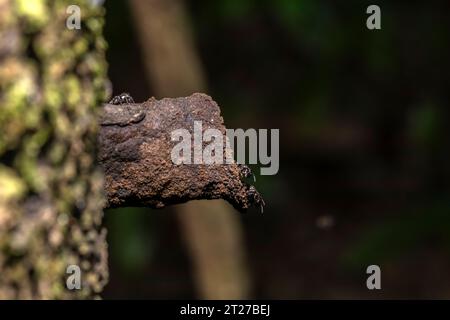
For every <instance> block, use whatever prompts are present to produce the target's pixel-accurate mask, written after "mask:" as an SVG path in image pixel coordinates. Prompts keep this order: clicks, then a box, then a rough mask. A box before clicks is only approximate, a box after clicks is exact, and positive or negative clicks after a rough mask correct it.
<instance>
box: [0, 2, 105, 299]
mask: <svg viewBox="0 0 450 320" xmlns="http://www.w3.org/2000/svg"><path fill="white" fill-rule="evenodd" d="M75 2H76V4H77V5H78V6H79V7H80V8H81V18H82V23H81V29H80V30H76V29H74V30H69V29H68V28H67V27H66V18H67V17H68V16H69V15H70V14H68V13H67V12H66V10H67V7H68V6H70V5H71V4H73V3H74V1H69V0H60V1H46V0H35V1H33V2H32V4H33V5H31V3H28V2H27V1H11V0H0V39H1V43H0V163H1V164H0V273H1V275H0V298H3V299H4V298H21V299H52V298H57V299H66V298H92V297H95V296H96V295H97V294H98V293H99V292H101V290H102V288H103V287H104V285H105V284H106V282H107V279H108V268H107V245H106V241H105V236H106V231H105V230H104V229H102V227H101V223H102V216H103V211H102V207H103V205H104V197H103V190H102V189H103V178H102V173H101V171H100V170H99V169H98V167H97V166H96V136H97V131H98V126H97V117H96V107H97V106H99V105H100V104H101V103H102V102H103V101H105V98H106V97H107V90H106V88H107V86H106V84H107V80H106V68H107V66H106V62H105V56H104V51H105V47H106V44H105V41H104V39H103V37H102V27H103V22H104V21H103V14H104V9H103V8H102V7H101V6H95V5H93V4H91V3H93V2H94V1H75ZM69 265H77V266H79V267H80V268H81V289H79V290H69V289H67V288H66V279H67V276H68V274H66V269H67V267H68V266H69Z"/></svg>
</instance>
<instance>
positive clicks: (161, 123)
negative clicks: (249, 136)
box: [98, 93, 257, 211]
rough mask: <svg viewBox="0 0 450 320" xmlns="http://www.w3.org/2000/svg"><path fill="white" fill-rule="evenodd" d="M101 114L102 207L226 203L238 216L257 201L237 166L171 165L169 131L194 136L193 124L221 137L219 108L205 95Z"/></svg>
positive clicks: (122, 107) (111, 109) (108, 109)
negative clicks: (198, 123) (104, 198)
mask: <svg viewBox="0 0 450 320" xmlns="http://www.w3.org/2000/svg"><path fill="white" fill-rule="evenodd" d="M103 109H104V111H103V115H102V117H101V119H100V124H101V126H102V127H101V131H100V135H99V139H98V141H99V148H100V152H99V162H100V164H101V165H102V166H103V168H104V171H105V191H106V196H107V205H106V206H107V207H125V206H147V207H153V208H162V207H164V206H166V205H170V204H176V203H182V202H186V201H188V200H196V199H225V200H227V201H228V202H230V203H231V204H232V205H233V206H234V207H235V208H236V209H238V210H240V211H242V210H245V209H247V208H248V207H249V206H250V205H252V204H253V203H254V202H255V200H257V199H255V193H254V192H255V191H253V190H252V191H251V190H250V189H252V187H251V186H250V185H248V184H247V183H246V182H245V181H244V180H243V178H244V177H243V176H242V172H241V170H242V167H241V166H239V165H237V164H236V163H232V164H213V165H207V164H181V165H175V164H174V163H173V162H172V159H171V151H172V149H173V147H174V146H175V145H176V144H177V143H178V141H172V140H171V132H172V131H174V130H177V129H187V130H188V131H189V132H191V134H192V136H193V133H194V121H201V122H202V129H203V131H205V130H206V129H208V128H213V129H218V130H219V131H220V132H221V133H222V134H223V135H224V136H225V126H224V124H223V119H222V117H221V116H220V109H219V106H218V105H217V104H216V103H215V102H214V101H213V100H212V99H211V98H210V97H209V96H207V95H205V94H201V93H196V94H193V95H192V96H190V97H185V98H165V99H162V100H156V99H154V98H151V99H149V100H148V101H146V102H144V103H142V104H136V103H135V104H126V105H111V104H107V105H105V106H104V108H103ZM136 115H137V117H136ZM135 119H137V120H135ZM129 120H131V121H129ZM209 143H210V142H204V143H203V147H204V146H206V145H207V144H209ZM192 148H193V143H192ZM202 150H203V149H202ZM223 152H224V159H225V157H226V154H227V153H228V154H231V155H232V151H231V150H230V149H226V148H225V145H224V149H223ZM192 154H194V151H193V149H192Z"/></svg>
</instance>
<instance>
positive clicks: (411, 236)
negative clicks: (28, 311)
mask: <svg viewBox="0 0 450 320" xmlns="http://www.w3.org/2000/svg"><path fill="white" fill-rule="evenodd" d="M137 2H139V0H136V1H130V2H126V1H106V9H107V16H106V30H105V34H106V38H107V41H108V43H109V50H108V62H109V76H110V79H111V81H112V84H113V90H114V94H119V93H121V92H122V91H125V92H129V93H130V94H131V95H132V96H133V97H134V98H135V100H136V101H143V100H146V99H148V98H149V97H151V96H156V97H157V98H161V94H160V93H161V92H164V90H162V89H161V87H159V89H155V88H156V87H157V85H156V82H157V80H155V79H156V78H157V77H156V78H155V76H153V78H152V77H149V75H148V52H151V51H152V50H157V48H155V47H154V46H153V47H151V46H150V48H147V49H144V47H145V46H147V45H148V44H149V43H152V44H154V42H151V41H149V42H147V41H146V40H145V34H144V36H143V35H142V32H141V35H138V33H139V28H137V27H136V25H137V21H136V20H137V19H141V20H145V19H148V20H146V21H144V22H147V23H151V22H152V21H155V19H154V15H155V12H152V11H150V10H149V12H141V14H140V15H136V14H134V15H133V6H134V5H136V3H137ZM150 2H153V5H156V6H157V5H158V1H156V0H152V1H150ZM159 2H161V3H165V5H164V6H168V7H170V5H172V4H174V5H177V6H180V4H181V7H180V8H182V9H181V10H183V12H184V13H183V14H184V17H186V26H187V27H188V28H189V30H190V31H189V32H190V34H191V35H192V37H190V38H188V39H187V40H186V39H185V40H186V41H190V42H191V46H192V48H195V50H194V53H192V52H189V53H184V52H182V50H179V51H177V53H176V54H178V55H179V57H180V59H181V60H182V59H185V58H186V56H188V57H190V59H193V61H194V62H193V63H195V64H198V65H199V66H200V67H198V68H197V69H198V70H201V71H198V72H203V74H202V75H201V76H200V77H201V78H202V79H204V80H203V83H202V84H201V86H202V87H203V88H204V91H206V92H207V93H208V94H209V95H211V96H212V97H213V98H214V99H215V100H216V101H217V103H218V104H219V105H220V106H221V108H222V115H223V117H224V120H225V124H226V126H227V127H228V128H244V129H247V128H279V129H280V170H279V172H278V174H277V175H275V176H260V175H259V174H258V173H259V169H258V166H252V168H253V169H254V171H255V173H257V182H256V187H257V188H258V190H260V191H261V193H262V194H263V196H264V198H265V201H266V204H267V207H266V209H265V210H264V214H260V213H259V212H258V211H257V210H250V211H249V212H247V213H246V214H239V213H238V212H235V215H236V216H238V219H239V221H240V223H241V224H242V230H243V241H242V244H241V246H242V250H243V251H245V254H246V258H245V261H246V264H247V268H248V272H247V273H246V274H247V277H248V278H249V279H247V280H248V282H249V283H250V289H249V297H251V298H261V299H301V298H438V297H440V298H450V214H449V212H450V197H449V191H450V188H449V181H450V180H449V178H450V162H449V161H450V148H449V143H448V139H449V137H450V135H449V133H450V132H449V131H450V127H449V123H448V122H449V121H448V120H449V94H448V88H449V84H450V79H449V78H450V68H449V65H450V63H449V57H450V50H449V49H450V41H449V40H450V37H449V36H450V35H449V31H450V19H449V18H450V17H449V16H450V3H449V2H448V1H376V3H374V4H377V5H379V6H380V7H381V17H382V18H381V21H382V29H381V30H374V31H371V30H368V29H367V28H366V19H367V18H368V16H369V15H368V14H366V8H367V6H368V5H370V4H372V3H371V2H367V1H356V0H351V1H350V0H345V1H343V0H341V1H335V0H333V1H332V0H321V1H317V0H292V1H291V0H276V1H275V0H274V1H269V0H226V1H210V0H195V1H194V0H189V1H188V0H184V1H178V0H177V1H175V0H159ZM161 6H162V5H161ZM134 10H136V8H134ZM141 11H142V10H141ZM134 12H136V11H134ZM167 12H169V13H168V14H169V15H170V12H171V11H170V10H169V11H167ZM156 14H157V13H156ZM141 30H142V29H141ZM165 31H167V30H166V29H164V28H161V30H159V31H158V32H157V33H158V35H159V36H160V37H163V38H164V39H166V41H169V42H170V41H176V37H172V36H171V35H170V32H169V33H168V34H165V33H164V32H165ZM182 31H183V32H184V30H182ZM172 54H173V52H172ZM161 55H162V56H163V57H164V53H162V54H161ZM194 55H195V56H194ZM146 59H147V60H146ZM146 63H147V67H146ZM160 66H161V63H158V64H157V67H160ZM194 69H195V68H194ZM146 70H147V71H146ZM175 72H177V70H175ZM179 72H181V73H183V74H184V73H185V72H183V70H179ZM194 81H197V82H198V79H197V80H194ZM200 82H201V81H200ZM164 95H166V94H164ZM210 214H211V215H214V212H210ZM106 225H107V227H108V230H109V231H108V238H109V239H108V242H109V245H110V258H109V259H110V269H111V270H110V283H109V285H108V287H107V288H106V291H105V293H104V298H199V297H200V296H199V294H198V292H197V290H196V284H195V281H196V280H195V277H194V276H193V261H192V257H191V256H190V253H189V250H187V249H186V245H185V241H184V240H183V237H182V236H180V226H179V223H178V220H177V218H176V216H175V214H174V208H167V209H163V210H150V209H145V208H129V209H128V208H127V209H120V210H110V211H108V212H106ZM231 255H232V253H231ZM194 264H195V263H194ZM371 264H376V265H379V266H380V267H381V274H382V278H381V279H382V280H381V283H382V290H373V291H370V290H368V289H367V288H366V278H367V277H368V275H367V274H366V268H367V266H369V265H371ZM230 281H233V280H232V279H231V280H230Z"/></svg>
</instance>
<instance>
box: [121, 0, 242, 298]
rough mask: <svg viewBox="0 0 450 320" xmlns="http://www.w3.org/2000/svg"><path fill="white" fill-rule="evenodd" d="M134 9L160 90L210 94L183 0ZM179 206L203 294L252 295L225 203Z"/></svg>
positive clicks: (150, 1)
mask: <svg viewBox="0 0 450 320" xmlns="http://www.w3.org/2000/svg"><path fill="white" fill-rule="evenodd" d="M130 7H131V9H132V12H133V15H134V18H135V19H134V23H135V26H136V30H137V34H138V36H139V40H140V44H141V47H142V50H143V54H144V57H145V59H144V62H145V67H146V71H147V77H148V78H149V79H150V80H151V82H152V86H153V90H154V92H155V94H156V95H158V96H160V97H178V96H185V95H189V94H191V93H192V92H205V91H206V80H205V78H204V72H203V69H202V65H201V62H200V58H199V55H198V53H197V51H196V49H195V45H194V41H193V34H192V32H191V24H190V21H189V16H188V13H187V10H186V8H185V6H184V2H183V1H180V0H132V1H130ZM220 179H222V178H220ZM238 190H239V189H238ZM238 192H239V191H238ZM235 207H236V206H235ZM177 209H178V210H177V213H178V219H179V221H180V226H181V230H182V232H183V234H184V239H185V242H186V244H187V249H188V250H189V252H190V257H191V259H192V263H193V265H194V270H195V277H196V284H197V289H198V291H199V294H200V296H201V297H202V298H207V299H242V298H248V295H249V288H250V281H249V275H248V270H247V265H246V261H245V246H244V244H243V241H242V238H243V235H242V226H241V224H240V221H239V220H238V219H239V217H238V216H237V215H236V214H234V212H233V211H232V210H230V208H229V207H228V206H227V205H226V204H225V203H223V202H221V201H218V202H212V203H211V202H209V203H208V205H207V206H206V205H204V203H202V202H189V203H187V204H185V205H183V206H180V207H178V208H177Z"/></svg>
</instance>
